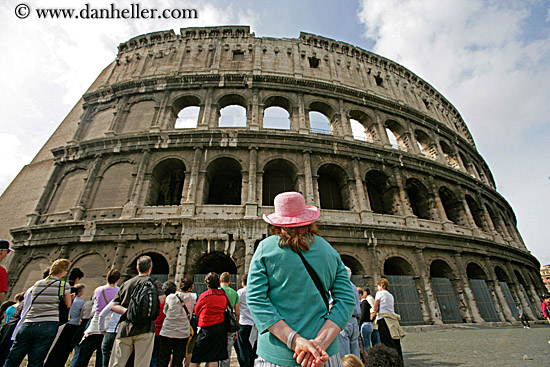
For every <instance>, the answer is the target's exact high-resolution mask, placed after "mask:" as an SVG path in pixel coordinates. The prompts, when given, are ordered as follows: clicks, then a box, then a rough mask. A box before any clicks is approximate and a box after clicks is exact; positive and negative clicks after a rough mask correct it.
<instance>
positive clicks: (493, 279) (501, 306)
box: [483, 257, 515, 322]
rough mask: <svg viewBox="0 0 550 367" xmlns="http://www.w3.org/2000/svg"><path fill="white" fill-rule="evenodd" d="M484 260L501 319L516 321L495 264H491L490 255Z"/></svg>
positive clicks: (490, 287) (494, 301)
mask: <svg viewBox="0 0 550 367" xmlns="http://www.w3.org/2000/svg"><path fill="white" fill-rule="evenodd" d="M483 260H484V262H485V267H486V268H487V271H488V274H487V276H488V277H489V281H488V284H489V289H490V290H491V293H492V296H493V303H494V304H495V307H496V308H497V315H498V317H499V318H500V321H508V322H514V321H515V319H514V316H513V315H512V312H511V311H510V307H509V306H508V303H507V302H506V298H505V297H504V293H502V288H500V284H499V282H498V279H497V276H496V274H495V268H494V266H491V259H490V258H489V257H485V258H484V259H483Z"/></svg>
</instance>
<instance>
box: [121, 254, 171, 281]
mask: <svg viewBox="0 0 550 367" xmlns="http://www.w3.org/2000/svg"><path fill="white" fill-rule="evenodd" d="M145 255H147V256H149V257H151V260H153V271H151V275H152V276H153V277H154V278H157V279H159V280H160V281H161V282H165V281H166V280H168V277H170V276H172V275H174V269H175V265H174V266H172V267H170V263H169V261H168V260H167V257H168V254H166V253H164V252H163V251H159V250H158V249H154V250H152V249H150V248H148V249H143V250H140V251H138V252H136V253H135V254H134V256H133V258H132V261H131V262H129V263H127V264H126V267H125V268H124V269H123V270H124V271H121V273H123V277H124V278H125V279H123V280H128V279H130V278H132V277H134V276H136V275H137V274H138V272H137V268H136V264H137V261H138V259H139V258H140V257H142V256H145ZM121 281H122V279H121Z"/></svg>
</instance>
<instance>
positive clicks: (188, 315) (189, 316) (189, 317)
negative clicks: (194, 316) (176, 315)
mask: <svg viewBox="0 0 550 367" xmlns="http://www.w3.org/2000/svg"><path fill="white" fill-rule="evenodd" d="M174 294H175V293H174ZM175 295H176V297H177V298H178V299H179V301H180V303H181V305H182V306H183V309H184V310H185V312H186V313H187V318H188V319H189V320H191V313H190V312H189V310H188V309H187V306H186V305H185V302H183V300H182V299H181V298H180V296H178V295H177V294H175Z"/></svg>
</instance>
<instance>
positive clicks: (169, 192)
mask: <svg viewBox="0 0 550 367" xmlns="http://www.w3.org/2000/svg"><path fill="white" fill-rule="evenodd" d="M186 167H188V165H186V164H185V162H184V160H183V159H182V158H181V157H179V156H165V157H162V158H161V159H159V160H158V161H156V162H155V163H154V164H151V169H150V172H148V174H147V176H149V188H148V190H147V196H146V199H145V205H147V206H164V205H180V203H181V202H182V199H184V198H183V187H184V184H185V179H186V172H187V169H186Z"/></svg>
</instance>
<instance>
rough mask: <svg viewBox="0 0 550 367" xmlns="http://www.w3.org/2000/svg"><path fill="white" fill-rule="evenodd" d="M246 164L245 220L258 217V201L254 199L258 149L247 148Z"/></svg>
mask: <svg viewBox="0 0 550 367" xmlns="http://www.w3.org/2000/svg"><path fill="white" fill-rule="evenodd" d="M249 150H250V153H249V163H248V200H247V201H246V213H245V218H256V217H257V216H258V200H257V199H256V187H257V186H256V171H257V169H258V148H257V147H249Z"/></svg>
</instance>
